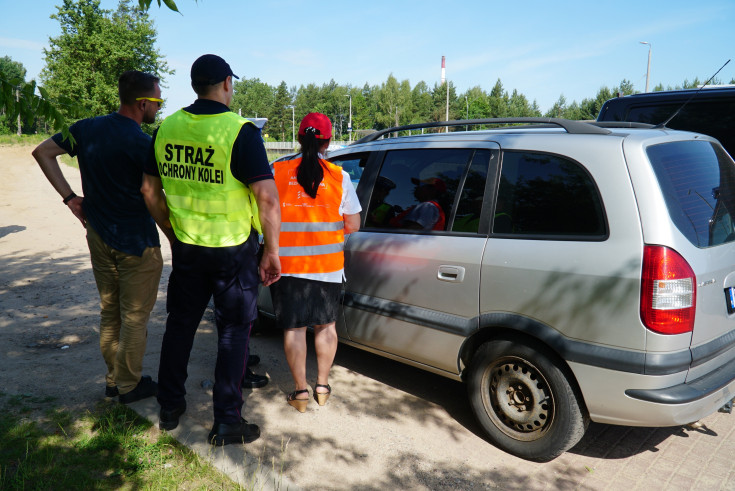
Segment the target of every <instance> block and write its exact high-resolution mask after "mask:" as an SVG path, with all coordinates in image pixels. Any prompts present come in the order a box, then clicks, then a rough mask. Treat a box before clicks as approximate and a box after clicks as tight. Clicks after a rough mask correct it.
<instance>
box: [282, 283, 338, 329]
mask: <svg viewBox="0 0 735 491" xmlns="http://www.w3.org/2000/svg"><path fill="white" fill-rule="evenodd" d="M270 288H271V297H272V299H273V309H274V310H275V314H276V325H277V326H278V327H279V328H281V329H293V328H297V327H308V326H320V325H324V324H330V323H332V322H335V321H336V320H337V312H338V311H339V297H340V294H341V292H342V283H331V282H328V281H317V280H307V279H304V278H297V277H293V276H283V277H281V279H280V280H278V281H276V282H275V283H273V284H272V285H271V287H270Z"/></svg>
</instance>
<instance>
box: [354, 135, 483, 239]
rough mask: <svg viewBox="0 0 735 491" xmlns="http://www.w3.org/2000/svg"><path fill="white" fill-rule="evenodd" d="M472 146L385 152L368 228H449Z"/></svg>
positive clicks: (371, 206)
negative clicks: (468, 147)
mask: <svg viewBox="0 0 735 491" xmlns="http://www.w3.org/2000/svg"><path fill="white" fill-rule="evenodd" d="M473 155H474V150H473V149H467V148H465V149H437V148H430V149H410V150H393V151H389V152H387V153H386V155H385V159H384V160H383V165H382V166H381V168H380V173H379V175H378V177H377V179H376V182H375V186H374V187H373V193H372V196H371V197H370V203H369V205H368V210H367V215H366V218H365V227H372V228H382V229H391V230H395V229H401V230H406V231H410V230H421V231H432V230H433V231H442V230H446V229H447V224H448V221H449V219H450V213H451V211H452V206H453V204H454V200H455V196H456V194H457V189H458V187H459V183H460V179H461V178H462V176H463V174H464V172H465V170H466V168H467V165H468V164H469V162H470V159H471V158H472V156H473Z"/></svg>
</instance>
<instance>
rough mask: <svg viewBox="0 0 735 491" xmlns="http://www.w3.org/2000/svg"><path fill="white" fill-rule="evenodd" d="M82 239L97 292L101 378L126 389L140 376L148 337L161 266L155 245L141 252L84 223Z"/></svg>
mask: <svg viewBox="0 0 735 491" xmlns="http://www.w3.org/2000/svg"><path fill="white" fill-rule="evenodd" d="M87 244H88V245H89V254H90V257H91V259H92V269H93V271H94V279H95V281H96V283H97V290H98V291H99V294H100V309H101V311H100V349H101V351H102V357H103V358H104V359H105V363H106V364H107V376H106V377H105V381H106V383H107V385H108V386H109V387H114V386H117V388H118V391H119V393H120V394H127V393H128V392H130V391H131V390H133V389H134V388H135V387H136V386H137V385H138V382H139V381H140V377H141V376H142V371H143V355H144V354H145V348H146V341H147V337H148V327H147V325H148V318H149V316H150V314H151V311H152V310H153V306H154V305H155V303H156V296H157V294H158V284H159V281H160V279H161V270H162V269H163V259H162V258H161V248H160V247H148V248H146V249H145V251H143V255H142V256H140V257H139V256H133V255H131V254H126V253H124V252H120V251H118V250H116V249H113V248H111V247H110V246H108V245H107V244H105V243H104V242H103V241H102V239H101V238H100V236H99V235H98V234H97V232H95V231H94V229H93V228H92V227H91V226H90V225H87Z"/></svg>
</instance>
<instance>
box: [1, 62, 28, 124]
mask: <svg viewBox="0 0 735 491" xmlns="http://www.w3.org/2000/svg"><path fill="white" fill-rule="evenodd" d="M0 73H2V74H3V75H4V76H5V77H6V78H7V79H9V80H13V81H15V82H16V85H18V86H19V85H20V84H24V83H25V78H26V69H25V67H24V66H23V63H21V62H19V61H14V60H13V59H12V58H10V57H9V56H3V57H2V58H0ZM11 97H12V94H11ZM15 97H16V101H17V100H18V99H20V90H16V93H15ZM28 126H29V125H28V124H27V122H26V121H22V118H21V117H20V114H17V115H15V117H14V118H11V115H10V114H7V111H6V110H5V109H2V110H0V133H18V134H19V135H20V134H21V129H26V128H27V127H28Z"/></svg>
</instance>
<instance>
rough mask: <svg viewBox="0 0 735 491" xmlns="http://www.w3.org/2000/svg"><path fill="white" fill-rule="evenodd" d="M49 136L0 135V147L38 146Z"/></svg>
mask: <svg viewBox="0 0 735 491" xmlns="http://www.w3.org/2000/svg"><path fill="white" fill-rule="evenodd" d="M49 136H51V135H46V134H43V133H38V134H35V135H20V136H18V135H16V134H12V135H0V145H38V144H39V143H41V142H42V141H44V140H45V139H46V138H48V137H49Z"/></svg>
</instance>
